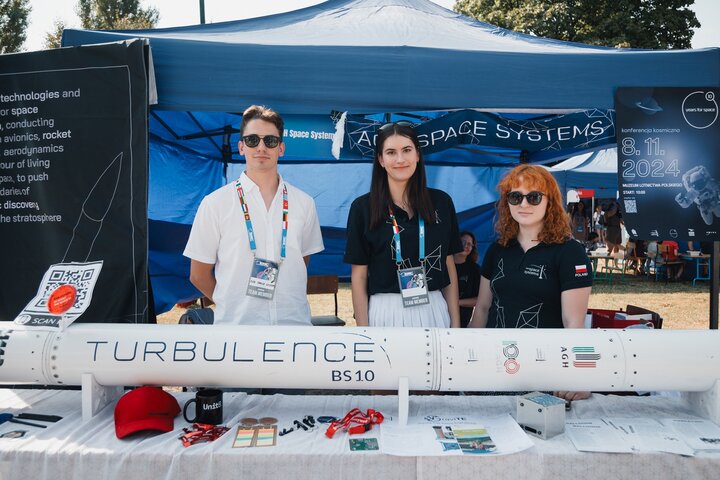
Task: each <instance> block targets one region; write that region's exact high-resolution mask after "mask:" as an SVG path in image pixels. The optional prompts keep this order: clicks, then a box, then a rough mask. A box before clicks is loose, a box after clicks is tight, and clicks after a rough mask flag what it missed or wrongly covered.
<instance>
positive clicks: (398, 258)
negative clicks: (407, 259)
mask: <svg viewBox="0 0 720 480" xmlns="http://www.w3.org/2000/svg"><path fill="white" fill-rule="evenodd" d="M388 211H389V212H390V220H392V231H393V241H394V242H395V263H397V265H398V268H399V267H400V265H401V264H402V261H403V258H402V251H401V247H400V226H398V223H397V219H396V218H395V214H394V213H393V209H392V207H390V206H388ZM418 243H419V247H418V249H419V251H420V254H419V255H418V256H419V257H420V265H422V264H423V262H424V261H425V220H423V217H422V215H418Z"/></svg>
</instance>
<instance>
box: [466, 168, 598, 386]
mask: <svg viewBox="0 0 720 480" xmlns="http://www.w3.org/2000/svg"><path fill="white" fill-rule="evenodd" d="M497 188H498V191H499V192H500V199H499V200H498V202H497V215H498V219H497V221H496V223H495V230H496V232H497V234H498V239H497V241H496V242H495V243H493V244H492V245H491V246H490V248H489V249H488V251H487V253H486V254H485V258H484V260H483V266H482V277H481V278H480V291H479V293H478V302H477V305H476V306H475V312H474V313H473V317H472V320H471V321H470V326H471V327H491V328H492V327H494V328H563V327H564V328H583V326H584V322H585V313H586V311H587V306H588V300H589V298H590V289H591V287H592V271H591V267H590V260H589V259H588V257H587V255H586V254H585V248H584V247H583V245H582V244H581V243H580V242H578V241H576V240H575V239H573V237H572V231H571V228H570V222H569V219H568V217H567V215H566V214H565V211H564V209H563V206H562V197H561V195H560V189H559V188H558V185H557V182H556V181H555V179H554V178H553V176H552V175H551V174H550V173H548V171H547V170H546V169H545V168H543V167H539V166H534V165H520V166H518V167H516V168H514V169H513V170H511V171H510V173H508V175H507V176H505V178H503V180H502V181H501V182H500V183H499V184H498V187H497ZM559 393H561V394H562V396H564V397H565V398H569V399H571V400H572V399H578V398H587V396H588V395H589V393H587V392H559Z"/></svg>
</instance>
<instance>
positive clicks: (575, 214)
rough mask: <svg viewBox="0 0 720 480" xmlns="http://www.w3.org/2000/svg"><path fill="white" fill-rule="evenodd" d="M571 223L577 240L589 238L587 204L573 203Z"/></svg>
mask: <svg viewBox="0 0 720 480" xmlns="http://www.w3.org/2000/svg"><path fill="white" fill-rule="evenodd" d="M570 223H571V225H572V232H573V237H575V240H577V241H578V242H585V241H586V240H587V217H585V204H584V203H583V202H577V203H574V204H572V205H571V208H570Z"/></svg>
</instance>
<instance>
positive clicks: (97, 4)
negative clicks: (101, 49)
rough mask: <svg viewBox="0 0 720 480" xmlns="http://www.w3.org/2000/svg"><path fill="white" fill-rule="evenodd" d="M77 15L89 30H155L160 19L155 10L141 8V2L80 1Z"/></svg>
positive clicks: (125, 0) (131, 0) (121, 0)
mask: <svg viewBox="0 0 720 480" xmlns="http://www.w3.org/2000/svg"><path fill="white" fill-rule="evenodd" d="M77 13H78V15H79V16H80V22H81V24H82V27H83V28H85V29H88V30H113V29H115V30H118V29H122V30H133V29H141V28H142V29H147V28H154V27H155V24H156V23H157V22H158V19H159V17H160V16H159V13H158V11H157V10H156V9H155V8H152V7H150V8H146V9H144V8H140V0H80V1H79V3H78V6H77Z"/></svg>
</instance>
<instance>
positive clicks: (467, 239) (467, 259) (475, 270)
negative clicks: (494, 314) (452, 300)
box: [453, 231, 480, 327]
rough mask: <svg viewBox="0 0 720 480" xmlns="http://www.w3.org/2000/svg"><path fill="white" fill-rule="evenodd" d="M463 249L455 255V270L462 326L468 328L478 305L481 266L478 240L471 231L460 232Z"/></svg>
mask: <svg viewBox="0 0 720 480" xmlns="http://www.w3.org/2000/svg"><path fill="white" fill-rule="evenodd" d="M460 241H461V242H462V246H463V249H462V251H461V252H458V253H456V254H455V255H453V259H454V260H455V270H457V276H458V292H459V294H460V326H461V327H467V326H468V323H469V322H470V317H471V316H472V312H473V308H475V304H476V303H477V294H478V289H479V288H480V266H479V265H478V264H477V261H478V256H479V255H478V250H477V240H476V239H475V234H474V233H472V232H470V231H463V232H460Z"/></svg>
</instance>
